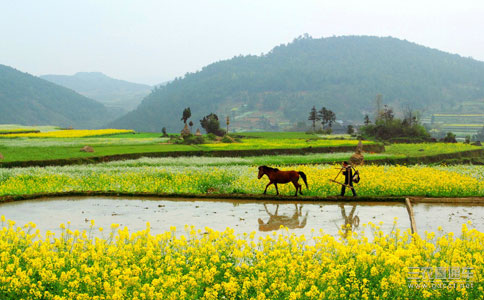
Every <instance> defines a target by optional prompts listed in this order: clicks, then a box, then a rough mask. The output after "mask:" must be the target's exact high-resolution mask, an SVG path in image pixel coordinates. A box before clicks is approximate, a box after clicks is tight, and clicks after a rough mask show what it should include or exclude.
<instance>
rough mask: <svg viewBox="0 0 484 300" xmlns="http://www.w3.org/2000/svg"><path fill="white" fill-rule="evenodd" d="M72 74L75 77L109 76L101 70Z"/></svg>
mask: <svg viewBox="0 0 484 300" xmlns="http://www.w3.org/2000/svg"><path fill="white" fill-rule="evenodd" d="M73 76H76V77H104V78H109V76H107V75H106V74H104V73H102V72H77V73H76V74H74V75H73Z"/></svg>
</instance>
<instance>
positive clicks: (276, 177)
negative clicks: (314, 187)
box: [257, 166, 308, 196]
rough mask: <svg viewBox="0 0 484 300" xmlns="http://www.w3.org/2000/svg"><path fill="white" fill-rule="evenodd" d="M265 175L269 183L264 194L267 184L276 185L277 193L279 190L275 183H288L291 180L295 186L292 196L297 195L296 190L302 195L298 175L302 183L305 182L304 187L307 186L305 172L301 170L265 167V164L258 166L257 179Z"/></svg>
mask: <svg viewBox="0 0 484 300" xmlns="http://www.w3.org/2000/svg"><path fill="white" fill-rule="evenodd" d="M264 174H265V175H267V177H269V180H270V181H269V183H268V184H267V185H266V189H265V190H264V194H265V193H266V192H267V188H268V187H269V185H271V184H274V186H275V187H276V193H277V195H279V190H278V189H277V184H278V183H288V182H292V184H294V187H295V188H296V194H295V195H294V196H297V192H298V191H299V193H300V194H301V195H302V194H303V193H302V191H301V189H302V185H300V184H299V183H298V181H299V176H301V178H302V179H303V181H304V183H305V184H306V188H308V182H307V178H306V174H304V173H303V172H298V171H281V170H279V169H275V168H271V167H267V166H260V167H259V176H258V177H257V178H258V179H261V178H262V176H264Z"/></svg>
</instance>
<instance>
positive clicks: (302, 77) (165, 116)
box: [109, 36, 484, 132]
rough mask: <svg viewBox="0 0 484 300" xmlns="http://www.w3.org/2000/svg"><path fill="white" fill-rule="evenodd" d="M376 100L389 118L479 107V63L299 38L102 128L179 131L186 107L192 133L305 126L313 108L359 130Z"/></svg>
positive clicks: (177, 88) (377, 44) (417, 50)
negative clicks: (208, 121) (209, 121)
mask: <svg viewBox="0 0 484 300" xmlns="http://www.w3.org/2000/svg"><path fill="white" fill-rule="evenodd" d="M378 94H381V95H382V99H383V103H384V104H388V105H390V106H392V107H393V108H394V110H396V111H399V110H401V109H403V108H405V107H407V108H408V107H410V108H411V109H415V110H420V111H449V110H450V111H451V110H452V109H453V108H454V107H456V106H458V105H459V103H460V102H461V101H474V100H476V101H477V100H482V99H484V62H481V61H477V60H474V59H471V58H465V57H461V56H459V55H456V54H449V53H445V52H442V51H439V50H436V49H431V48H428V47H424V46H420V45H417V44H415V43H411V42H408V41H405V40H400V39H396V38H392V37H372V36H342V37H330V38H321V39H313V38H311V37H307V36H306V37H299V38H297V39H295V40H294V41H293V42H291V43H289V44H283V45H279V46H277V47H275V48H273V49H272V50H271V51H270V52H268V53H267V54H264V55H260V56H255V55H248V56H237V57H234V58H232V59H229V60H224V61H219V62H216V63H213V64H210V65H208V66H206V67H204V68H202V69H201V70H200V71H198V72H195V73H187V74H186V75H185V76H184V77H183V78H177V79H175V80H174V81H172V82H170V83H168V84H167V85H165V86H162V87H157V88H155V89H154V90H153V91H152V93H151V94H149V95H148V96H146V97H145V98H144V100H143V101H142V102H141V104H140V105H139V106H138V107H137V108H136V109H135V110H134V111H132V112H129V113H128V114H126V115H124V116H122V117H120V118H118V119H117V120H115V121H113V122H111V123H109V127H116V128H131V129H135V130H140V131H160V130H161V128H162V127H166V128H167V129H168V131H172V132H176V131H180V129H181V128H182V125H183V124H182V122H181V121H180V118H181V115H182V112H183V109H184V108H185V107H190V108H191V112H192V120H193V121H194V123H195V126H196V127H198V125H199V120H200V119H202V117H203V116H205V115H207V114H209V113H211V112H214V113H216V114H217V115H218V116H219V118H223V119H225V117H226V116H229V117H230V118H231V127H232V128H235V129H237V130H261V129H262V130H280V129H284V128H287V127H289V126H291V125H292V124H294V123H296V122H298V121H299V122H300V121H307V118H308V115H309V111H310V109H311V107H313V106H316V107H317V108H318V109H320V108H321V107H323V106H325V107H327V108H328V109H331V110H333V111H334V112H335V113H336V117H337V119H343V120H347V121H351V122H359V123H362V121H363V117H364V115H365V114H369V115H370V116H373V115H374V111H375V98H376V96H377V95H378Z"/></svg>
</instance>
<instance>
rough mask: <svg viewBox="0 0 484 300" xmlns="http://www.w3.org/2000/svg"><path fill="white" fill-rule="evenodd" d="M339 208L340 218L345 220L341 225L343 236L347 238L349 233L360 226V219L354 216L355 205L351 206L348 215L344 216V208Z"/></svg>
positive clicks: (341, 205)
mask: <svg viewBox="0 0 484 300" xmlns="http://www.w3.org/2000/svg"><path fill="white" fill-rule="evenodd" d="M339 207H340V208H341V216H342V217H343V219H344V220H345V224H344V225H343V231H344V236H345V237H346V236H348V233H349V232H350V231H354V230H355V229H356V228H358V227H359V226H360V217H358V216H355V211H356V204H352V205H351V211H350V214H349V215H346V210H345V206H344V205H343V204H340V205H339Z"/></svg>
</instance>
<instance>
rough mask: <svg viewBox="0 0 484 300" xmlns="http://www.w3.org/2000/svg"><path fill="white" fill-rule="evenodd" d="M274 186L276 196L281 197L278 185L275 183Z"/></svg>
mask: <svg viewBox="0 0 484 300" xmlns="http://www.w3.org/2000/svg"><path fill="white" fill-rule="evenodd" d="M274 186H275V187H276V195H279V189H278V188H277V183H275V182H274Z"/></svg>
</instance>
